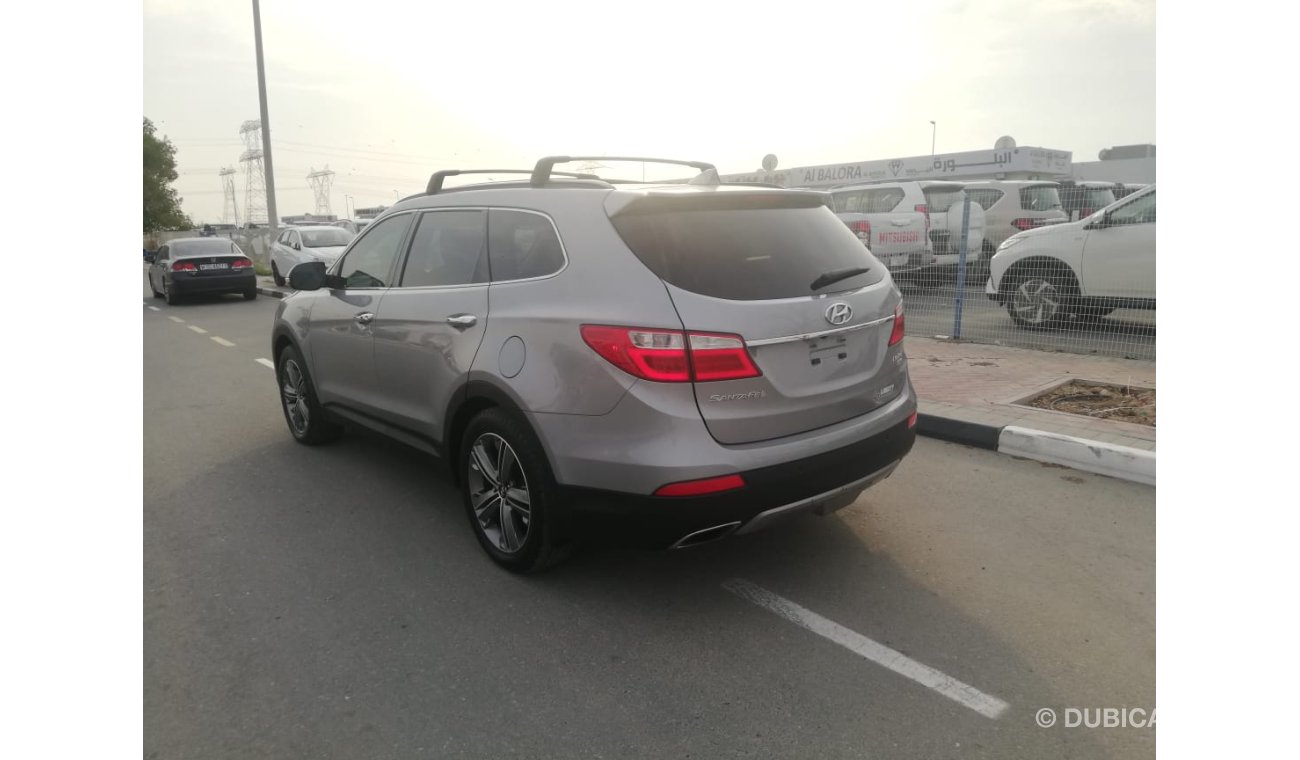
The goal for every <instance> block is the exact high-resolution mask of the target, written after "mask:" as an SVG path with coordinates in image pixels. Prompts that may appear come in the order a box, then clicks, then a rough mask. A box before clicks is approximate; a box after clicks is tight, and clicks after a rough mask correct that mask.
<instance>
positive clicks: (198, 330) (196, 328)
mask: <svg viewBox="0 0 1300 760" xmlns="http://www.w3.org/2000/svg"><path fill="white" fill-rule="evenodd" d="M190 329H191V330H193V331H194V332H196V333H198V334H199V335H207V334H208V331H207V330H204V329H203V328H202V327H199V326H198V325H190Z"/></svg>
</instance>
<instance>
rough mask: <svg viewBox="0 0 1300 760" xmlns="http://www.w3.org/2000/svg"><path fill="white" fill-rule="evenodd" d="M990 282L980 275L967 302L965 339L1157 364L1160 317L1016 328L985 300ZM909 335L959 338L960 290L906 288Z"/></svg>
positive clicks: (1130, 315) (1134, 315) (1118, 316)
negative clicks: (956, 329) (957, 329)
mask: <svg viewBox="0 0 1300 760" xmlns="http://www.w3.org/2000/svg"><path fill="white" fill-rule="evenodd" d="M987 280H988V276H987V275H983V274H980V273H978V272H976V273H975V274H974V276H973V278H972V279H971V280H970V281H969V283H968V285H967V287H966V288H965V291H964V296H963V299H962V320H961V328H960V329H961V337H962V338H963V339H966V340H972V341H976V342H979V343H995V344H998V345H1004V346H1018V347H1021V348H1040V349H1049V350H1056V351H1068V352H1070V353H1079V354H1098V355H1102V356H1117V357H1120V358H1124V359H1155V358H1156V313H1155V312H1154V311H1144V310H1137V309H1117V310H1115V311H1114V312H1112V313H1111V314H1110V315H1109V316H1107V317H1105V318H1103V319H1102V320H1100V321H1099V322H1095V323H1087V322H1071V323H1069V324H1066V325H1063V326H1060V327H1055V328H1050V329H1043V330H1026V329H1024V328H1022V327H1017V326H1016V324H1015V323H1014V322H1012V321H1011V317H1010V316H1009V315H1008V314H1007V310H1006V307H1004V306H999V305H998V304H996V303H995V302H993V301H992V300H990V299H989V297H988V296H987V295H985V294H984V283H985V282H987ZM903 299H904V309H905V310H906V312H907V334H908V335H918V336H924V337H927V338H932V337H934V336H936V335H947V336H951V335H953V334H954V328H955V325H954V315H955V314H956V300H957V288H956V285H955V284H954V283H953V282H948V283H946V284H943V285H941V286H938V287H926V288H918V287H915V286H913V285H910V284H906V283H905V284H904V285H903Z"/></svg>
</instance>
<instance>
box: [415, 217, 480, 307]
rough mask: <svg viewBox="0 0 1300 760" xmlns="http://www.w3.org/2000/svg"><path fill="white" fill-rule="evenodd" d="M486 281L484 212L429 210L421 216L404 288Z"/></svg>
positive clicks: (416, 229)
mask: <svg viewBox="0 0 1300 760" xmlns="http://www.w3.org/2000/svg"><path fill="white" fill-rule="evenodd" d="M487 281H488V265H487V256H486V255H485V251H484V246H483V212H482V211H430V212H428V213H426V214H423V215H421V216H420V222H419V226H418V227H416V228H415V236H414V237H413V238H412V239H411V252H410V253H409V254H407V257H406V265H405V268H404V269H403V271H402V287H404V288H419V287H437V286H447V285H470V284H474V283H481V282H487Z"/></svg>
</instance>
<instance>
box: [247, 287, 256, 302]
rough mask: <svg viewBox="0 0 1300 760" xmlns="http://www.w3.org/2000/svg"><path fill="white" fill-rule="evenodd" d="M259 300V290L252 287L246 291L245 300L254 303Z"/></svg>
mask: <svg viewBox="0 0 1300 760" xmlns="http://www.w3.org/2000/svg"><path fill="white" fill-rule="evenodd" d="M256 299H257V288H256V287H252V288H249V289H248V290H245V291H244V300H245V301H253V300H256Z"/></svg>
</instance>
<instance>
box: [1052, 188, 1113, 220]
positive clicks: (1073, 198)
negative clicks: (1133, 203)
mask: <svg viewBox="0 0 1300 760" xmlns="http://www.w3.org/2000/svg"><path fill="white" fill-rule="evenodd" d="M1060 185H1061V187H1060V190H1059V193H1060V196H1061V210H1062V211H1064V212H1065V215H1066V217H1068V219H1069V220H1070V221H1072V222H1074V221H1078V220H1080V219H1083V218H1084V217H1087V216H1092V215H1093V214H1094V213H1096V212H1097V211H1098V210H1100V209H1103V208H1106V207H1107V206H1109V205H1110V204H1112V203H1114V202H1115V201H1116V200H1117V199H1116V198H1115V183H1114V182H1094V181H1086V182H1076V181H1074V180H1065V181H1063V182H1061V183H1060Z"/></svg>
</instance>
